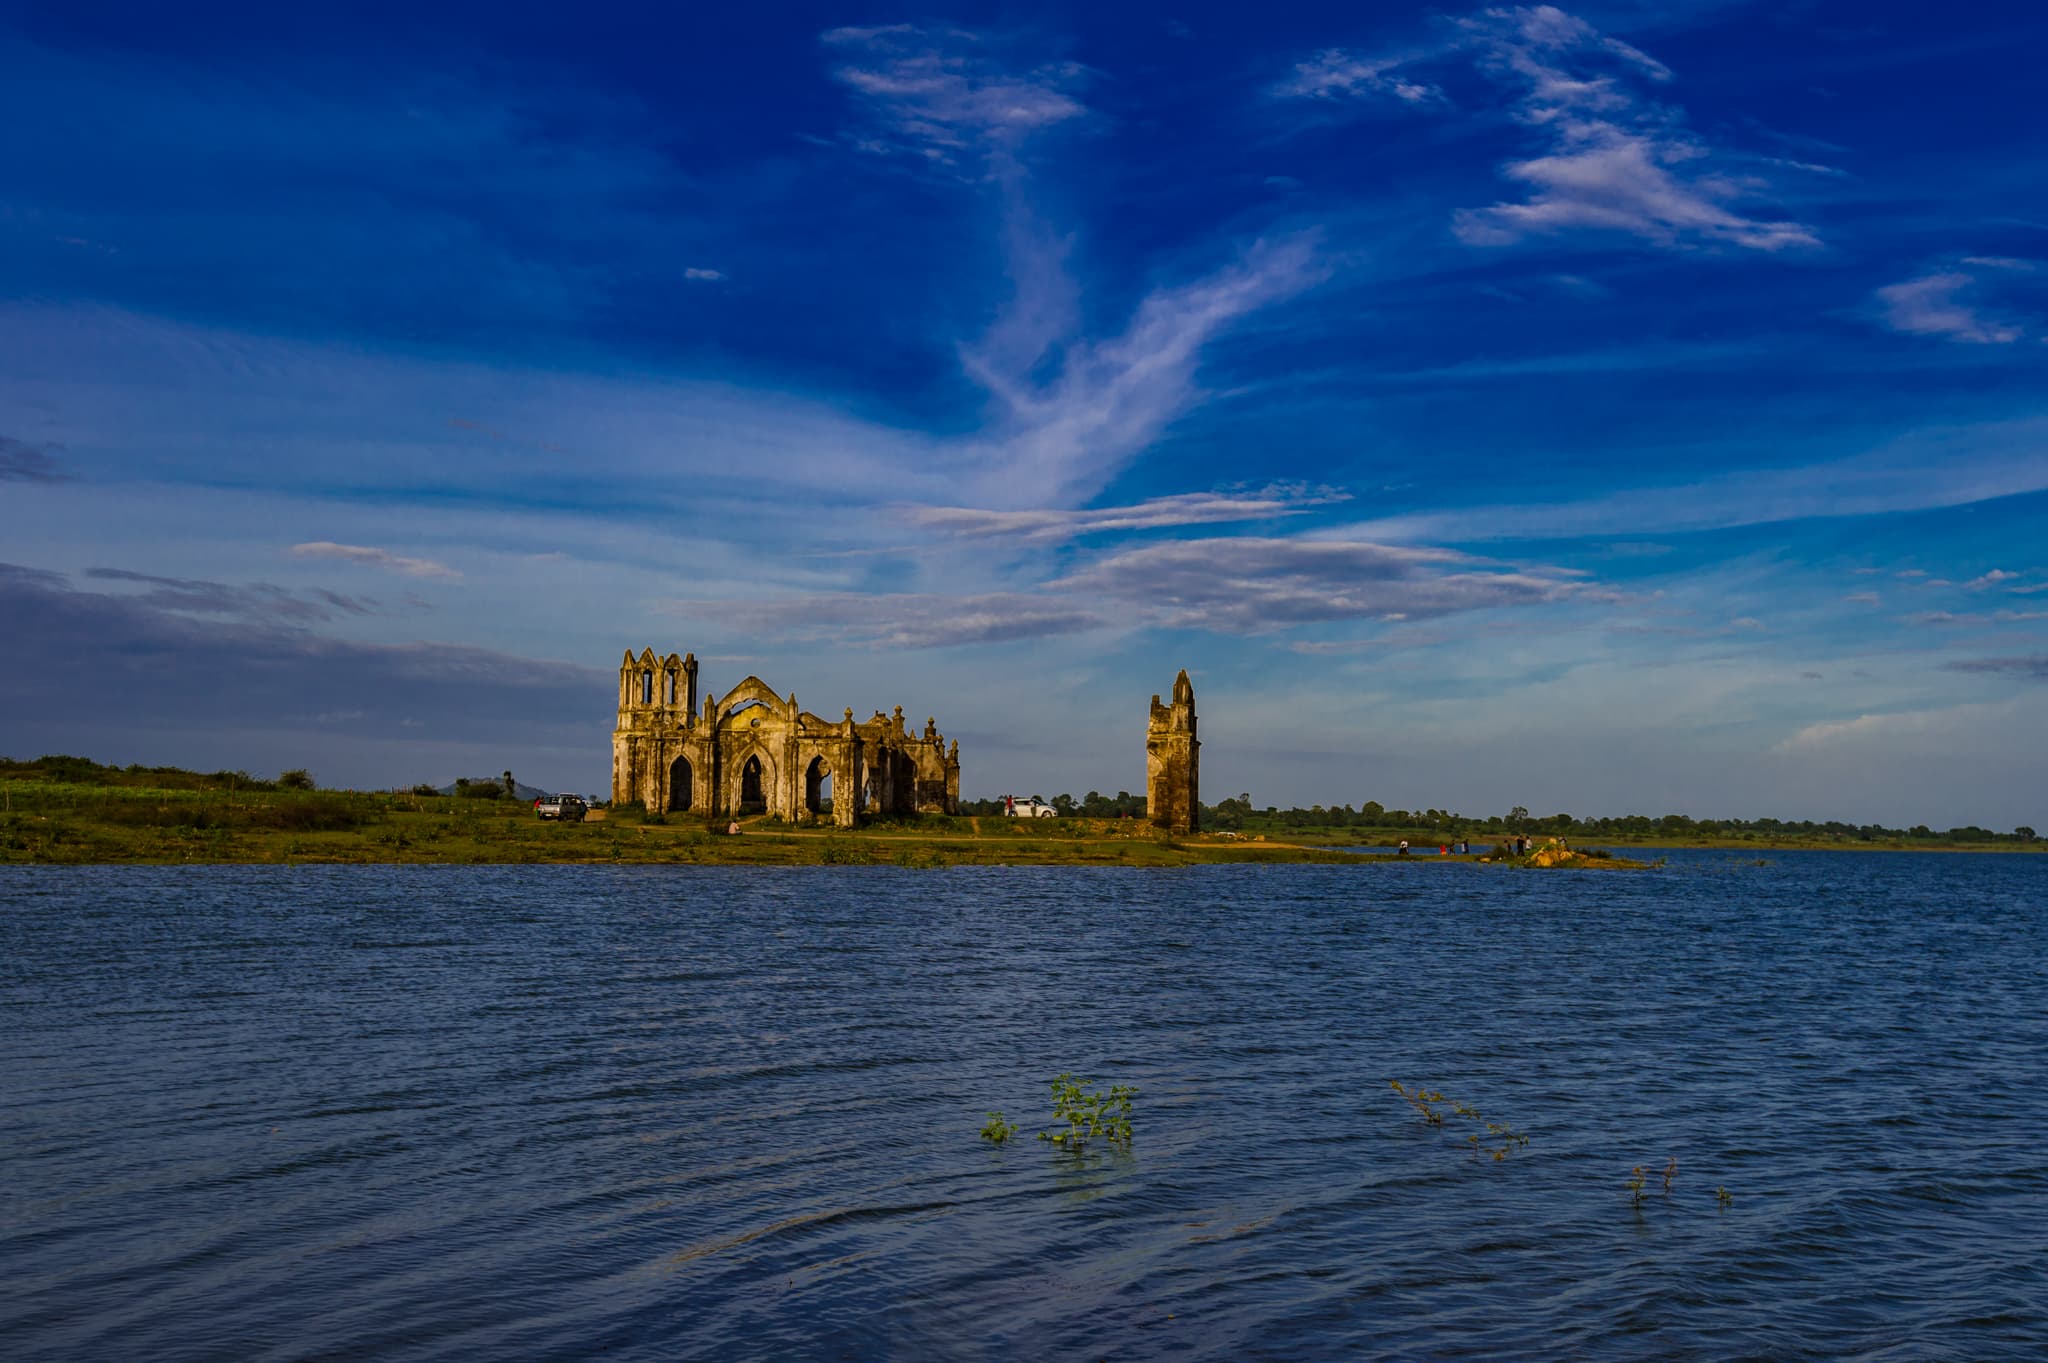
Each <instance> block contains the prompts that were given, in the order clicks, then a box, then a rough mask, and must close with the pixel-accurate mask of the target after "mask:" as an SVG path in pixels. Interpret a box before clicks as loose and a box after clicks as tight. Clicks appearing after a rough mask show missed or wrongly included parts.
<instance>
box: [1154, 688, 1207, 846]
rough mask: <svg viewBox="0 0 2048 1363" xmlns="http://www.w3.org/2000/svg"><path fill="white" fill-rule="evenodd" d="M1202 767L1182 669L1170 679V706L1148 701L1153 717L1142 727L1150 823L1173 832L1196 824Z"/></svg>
mask: <svg viewBox="0 0 2048 1363" xmlns="http://www.w3.org/2000/svg"><path fill="white" fill-rule="evenodd" d="M1201 765H1202V744H1201V740H1199V739H1197V738H1196V737H1195V684H1194V683H1193V682H1191V681H1189V680H1188V674H1187V669H1186V668H1182V669H1181V673H1180V675H1179V676H1178V677H1175V678H1174V679H1173V704H1171V705H1161V704H1160V703H1159V697H1157V696H1154V697H1152V719H1151V722H1150V723H1149V724H1147V725H1146V726H1145V801H1146V808H1147V810H1148V812H1149V813H1150V814H1151V816H1152V822H1153V823H1155V824H1157V825H1159V826H1160V827H1161V828H1164V829H1166V830H1168V831H1169V832H1173V833H1192V832H1194V831H1195V830H1196V829H1197V828H1199V827H1200V826H1201V822H1202V800H1201Z"/></svg>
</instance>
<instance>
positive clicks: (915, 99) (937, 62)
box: [820, 24, 1087, 166]
mask: <svg viewBox="0 0 2048 1363" xmlns="http://www.w3.org/2000/svg"><path fill="white" fill-rule="evenodd" d="M820 40H821V41H822V42H824V43H825V44H826V46H828V47H831V48H833V49H834V50H836V51H838V52H840V53H842V54H843V55H844V61H843V62H842V64H841V65H840V66H839V67H838V68H837V69H836V70H835V71H834V73H833V74H834V75H836V76H837V77H838V78H839V80H840V82H841V83H842V84H844V85H845V86H846V87H847V88H848V89H850V90H852V91H853V92H854V93H855V94H856V95H858V96H859V97H860V99H861V100H862V102H863V104H864V105H865V106H866V109H867V112H868V114H869V121H870V125H871V126H870V128H869V129H868V130H867V131H866V132H865V133H864V134H863V135H860V136H857V137H855V138H854V139H853V145H854V146H855V147H856V148H858V149H859V150H862V151H867V152H873V153H876V154H885V155H909V156H915V157H919V158H922V159H924V160H926V161H929V162H932V163H936V164H941V165H948V166H951V165H955V164H957V163H958V162H959V161H960V159H961V158H962V157H963V156H965V155H967V154H968V153H970V152H972V151H974V150H975V149H977V148H979V149H982V150H1003V149H1009V148H1013V147H1014V146H1015V145H1016V144H1017V143H1018V142H1020V141H1021V140H1022V139H1024V138H1025V137H1028V136H1029V135H1030V134H1032V133H1034V132H1038V131H1040V130H1042V129H1045V128H1049V127H1052V126H1054V125H1055V124H1059V123H1065V122H1068V121H1069V120H1072V119H1077V118H1080V117H1081V116H1082V115H1084V114H1085V113H1087V107H1086V106H1085V105H1083V104H1082V103H1081V101H1080V100H1079V99H1078V98H1076V97H1075V95H1074V93H1073V90H1074V87H1076V86H1077V85H1079V84H1080V82H1081V79H1082V77H1083V76H1084V75H1085V72H1084V70H1083V68H1082V67H1081V66H1079V65H1078V64H1076V63H1074V62H1065V61H1061V62H1047V63H1042V64H1040V65H1037V66H1033V67H1030V68H1029V69H1025V70H1015V69H1011V67H1010V66H1009V65H1008V64H1007V63H1005V62H1004V61H1003V60H1002V59H1001V54H999V53H998V52H997V50H996V45H995V44H993V43H991V42H990V41H988V40H987V39H984V38H982V37H980V36H979V35H976V34H974V33H970V32H967V31H965V30H962V29H950V28H949V29H926V28H921V27H919V26H917V25H915V24H890V25H887V26H884V27H879V28H836V29H832V30H829V31H828V32H826V33H824V34H821V35H820Z"/></svg>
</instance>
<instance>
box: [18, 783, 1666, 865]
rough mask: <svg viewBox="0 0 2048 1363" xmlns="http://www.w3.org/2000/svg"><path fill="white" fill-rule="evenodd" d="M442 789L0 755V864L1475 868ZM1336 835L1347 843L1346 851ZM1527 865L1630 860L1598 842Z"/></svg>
mask: <svg viewBox="0 0 2048 1363" xmlns="http://www.w3.org/2000/svg"><path fill="white" fill-rule="evenodd" d="M457 789H458V793H456V794H452V795H451V794H444V793H442V792H441V791H439V790H434V789H432V788H428V787H418V788H415V789H412V790H407V791H397V792H365V791H338V790H320V789H317V788H315V787H314V784H313V782H312V780H311V778H310V777H309V776H308V775H307V774H306V773H304V772H285V773H283V774H282V775H281V776H280V777H279V778H278V779H276V780H260V779H257V778H253V777H251V776H250V775H249V774H248V773H246V772H239V771H220V772H213V773H204V774H203V773H198V772H191V771H185V770H182V769H179V768H176V767H140V766H133V767H113V766H102V765H100V764H98V763H95V762H91V761H89V760H87V759H84V758H73V757H45V758H40V759H37V760H36V761H32V762H14V761H7V760H5V759H0V863H12V864H17V865H19V864H71V865H93V864H100V865H105V864H123V863H126V864H180V863H209V864H231V863H249V864H258V863H273V864H321V863H338V864H347V863H357V864H376V863H418V864H445V865H487V864H519V863H545V862H568V863H593V862H595V863H605V862H617V863H622V864H623V863H635V864H691V863H695V864H702V865H740V866H769V865H785V866H788V865H810V866H821V865H822V866H851V865H877V866H900V867H911V868H920V869H923V868H937V867H944V866H1194V865H1209V864H1219V863H1252V864H1273V863H1303V862H1308V863H1325V864H1344V865H1352V864H1357V863H1358V862H1361V861H1402V860H1407V861H1410V862H1417V863H1420V862H1442V861H1467V862H1469V861H1476V860H1481V859H1484V858H1486V857H1488V856H1490V855H1491V853H1492V852H1493V847H1492V845H1491V844H1489V845H1488V846H1487V847H1486V848H1484V849H1480V848H1479V847H1478V846H1477V845H1476V844H1475V845H1474V852H1473V853H1472V854H1469V855H1464V856H1439V855H1438V854H1437V849H1436V846H1435V845H1432V846H1430V847H1427V848H1422V847H1418V848H1417V849H1416V852H1415V855H1413V856H1410V857H1407V858H1402V857H1400V856H1398V855H1394V854H1374V853H1361V852H1356V851H1345V850H1340V846H1339V845H1337V844H1333V843H1329V842H1324V843H1322V844H1321V845H1315V846H1311V845H1305V844H1303V843H1300V842H1296V841H1293V840H1291V839H1288V838H1286V837H1283V836H1277V835H1268V834H1265V833H1245V832H1240V831H1234V830H1220V831H1216V832H1208V833H1190V834H1179V835H1168V834H1166V833H1164V832H1163V831H1161V830H1159V829H1157V828H1155V827H1154V826H1153V825H1151V824H1150V823H1148V822H1146V821H1145V820H1142V819H1136V818H1118V817H1101V818H1091V817H1085V816H1074V817H1063V818H1052V819H1015V818H1008V817H1004V816H1002V815H979V814H962V815H932V814H925V815H913V816H907V817H903V818H899V819H885V820H877V821H874V822H872V823H869V824H866V825H863V826H862V827H860V828H857V829H844V828H835V827H831V826H824V827H819V826H816V825H811V826H804V825H796V824H789V823H784V822H782V821H779V820H775V819H771V818H767V817H754V818H748V819H742V820H739V821H738V824H739V827H740V832H739V833H738V834H731V833H728V832H727V831H726V829H727V828H729V827H730V826H731V823H730V821H727V822H717V823H712V822H707V821H705V820H702V819H696V818H691V817H689V816H686V815H661V814H649V813H647V812H646V811H645V810H644V809H642V808H640V807H638V806H624V807H620V808H618V809H614V810H593V811H591V816H590V817H589V818H588V819H587V820H585V821H583V822H580V823H569V822H556V821H543V820H540V819H537V818H535V817H534V813H533V810H532V808H531V807H530V806H529V805H528V804H526V803H525V802H524V801H520V800H515V799H513V798H511V797H510V796H508V795H507V794H506V793H505V791H504V789H503V787H502V786H498V785H495V784H493V783H490V782H474V783H470V782H464V783H462V785H461V786H460V787H458V788H457ZM1353 845H1361V844H1358V843H1355V842H1354V844H1353ZM1526 860H1527V862H1528V864H1532V865H1547V864H1553V863H1555V864H1568V865H1585V866H1591V867H1623V866H1638V865H1641V863H1639V862H1630V861H1626V860H1624V859H1622V858H1617V857H1612V856H1609V855H1606V854H1604V853H1601V852H1598V851H1591V850H1589V851H1586V852H1584V853H1581V854H1579V855H1577V856H1574V857H1571V858H1570V859H1568V860H1567V861H1564V862H1558V861H1557V858H1555V857H1554V856H1546V855H1543V854H1542V853H1540V852H1539V853H1538V854H1535V855H1532V856H1530V857H1528V858H1527V859H1526Z"/></svg>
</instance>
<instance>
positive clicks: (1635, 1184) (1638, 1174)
mask: <svg viewBox="0 0 2048 1363" xmlns="http://www.w3.org/2000/svg"><path fill="white" fill-rule="evenodd" d="M1627 1186H1628V1204H1629V1206H1631V1207H1640V1206H1642V1205H1643V1166H1642V1165H1640V1164H1638V1165H1637V1166H1636V1167H1635V1168H1634V1169H1633V1170H1631V1171H1630V1173H1629V1180H1628V1185H1627Z"/></svg>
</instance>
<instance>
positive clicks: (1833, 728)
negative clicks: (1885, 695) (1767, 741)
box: [1772, 713, 1926, 752]
mask: <svg viewBox="0 0 2048 1363" xmlns="http://www.w3.org/2000/svg"><path fill="white" fill-rule="evenodd" d="M1925 725H1926V718H1925V716H1923V715H1918V714H1910V713H1908V714H1887V715H1858V716H1856V717H1855V718H1854V719H1830V720H1823V721H1822V722H1821V723H1819V724H1809V725H1807V726H1806V727H1805V728H1803V729H1801V730H1799V731H1798V732H1797V733H1795V734H1793V735H1792V736H1791V737H1790V738H1787V739H1785V740H1784V741H1783V742H1782V743H1779V744H1778V745H1777V746H1776V747H1775V748H1774V749H1772V751H1774V752H1797V751H1799V750H1800V749H1802V748H1818V747H1821V746H1823V745H1825V744H1828V743H1834V742H1839V741H1841V740H1843V739H1855V738H1867V737H1870V736H1872V735H1879V734H1896V733H1900V732H1911V731H1913V730H1916V729H1920V728H1923V727H1925Z"/></svg>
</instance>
